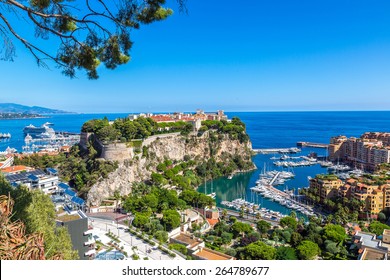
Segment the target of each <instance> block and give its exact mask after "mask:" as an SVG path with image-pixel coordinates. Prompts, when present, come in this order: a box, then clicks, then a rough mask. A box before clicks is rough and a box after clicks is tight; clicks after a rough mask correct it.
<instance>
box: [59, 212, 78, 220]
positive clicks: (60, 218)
mask: <svg viewBox="0 0 390 280" xmlns="http://www.w3.org/2000/svg"><path fill="white" fill-rule="evenodd" d="M78 219H80V216H79V215H77V214H72V215H62V216H57V220H59V221H61V222H70V221H76V220H78Z"/></svg>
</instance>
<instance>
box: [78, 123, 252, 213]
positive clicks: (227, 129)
mask: <svg viewBox="0 0 390 280" xmlns="http://www.w3.org/2000/svg"><path fill="white" fill-rule="evenodd" d="M165 125H166V124H163V123H160V124H157V123H155V122H153V120H151V119H145V118H139V119H137V120H134V121H129V120H116V121H115V122H114V123H113V124H109V122H108V120H93V121H89V122H87V123H85V124H84V125H83V129H82V133H81V140H80V147H81V149H82V150H84V151H85V153H86V154H88V155H89V157H90V156H91V155H92V156H94V157H97V158H99V159H100V161H102V162H116V163H118V168H117V169H116V170H115V171H114V172H111V173H109V174H107V176H106V177H105V178H102V179H101V180H98V181H97V182H96V183H95V184H93V185H92V186H91V188H90V189H89V191H88V196H87V200H88V203H89V204H90V205H94V206H95V205H96V206H97V205H100V202H101V201H102V200H104V199H105V198H107V197H110V196H112V195H113V194H114V192H115V191H117V192H119V193H120V194H121V195H128V194H129V193H131V191H132V187H133V185H134V183H141V182H145V183H149V184H151V185H156V186H160V187H161V186H172V187H173V188H178V189H179V190H185V189H193V188H196V187H197V186H199V185H200V184H201V183H202V182H204V180H210V179H212V178H217V177H220V176H228V175H230V174H232V173H234V172H237V171H248V170H252V169H253V168H255V166H254V164H253V162H252V143H251V142H250V139H249V137H248V135H247V134H246V132H245V124H244V123H242V122H241V121H240V120H239V119H238V118H233V120H232V121H231V122H227V121H203V122H202V127H201V128H200V129H199V131H198V132H190V131H191V130H192V129H188V128H187V125H183V126H182V125H180V126H177V127H176V126H175V127H172V128H173V129H172V130H171V129H169V132H167V131H166V129H165ZM162 126H164V128H163V129H162V131H161V130H160V128H161V127H162ZM170 128H171V127H170ZM160 131H161V132H164V133H163V134H158V132H160ZM118 139H119V140H118ZM92 147H94V148H92ZM79 177H80V176H79ZM85 183H88V182H85ZM80 185H83V184H82V183H80Z"/></svg>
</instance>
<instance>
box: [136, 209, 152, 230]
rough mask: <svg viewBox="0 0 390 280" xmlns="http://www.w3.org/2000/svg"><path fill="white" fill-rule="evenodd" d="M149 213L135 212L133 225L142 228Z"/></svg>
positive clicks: (146, 221)
mask: <svg viewBox="0 0 390 280" xmlns="http://www.w3.org/2000/svg"><path fill="white" fill-rule="evenodd" d="M149 219H150V215H149V214H147V213H135V215H134V220H133V225H134V226H135V227H138V228H144V226H145V225H146V224H147V223H148V222H149Z"/></svg>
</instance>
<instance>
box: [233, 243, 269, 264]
mask: <svg viewBox="0 0 390 280" xmlns="http://www.w3.org/2000/svg"><path fill="white" fill-rule="evenodd" d="M275 257H276V249H275V248H273V247H272V246H269V245H266V244H265V243H263V242H261V241H257V242H254V243H252V244H249V245H248V246H246V247H244V249H243V250H242V251H241V252H240V259H241V260H274V259H275Z"/></svg>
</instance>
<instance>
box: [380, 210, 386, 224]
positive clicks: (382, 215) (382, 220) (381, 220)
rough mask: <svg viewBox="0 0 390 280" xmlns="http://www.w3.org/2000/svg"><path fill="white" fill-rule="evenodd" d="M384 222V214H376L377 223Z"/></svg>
mask: <svg viewBox="0 0 390 280" xmlns="http://www.w3.org/2000/svg"><path fill="white" fill-rule="evenodd" d="M386 220H387V217H386V215H385V213H383V212H380V213H379V214H378V221H380V222H385V221H386Z"/></svg>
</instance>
